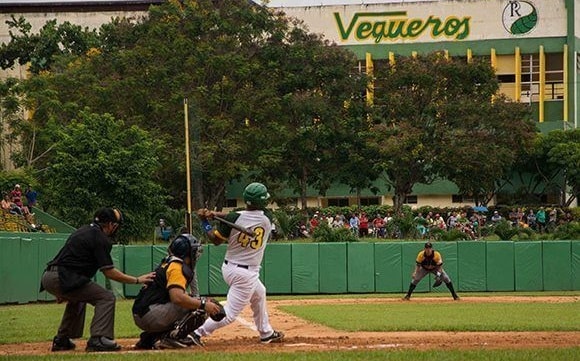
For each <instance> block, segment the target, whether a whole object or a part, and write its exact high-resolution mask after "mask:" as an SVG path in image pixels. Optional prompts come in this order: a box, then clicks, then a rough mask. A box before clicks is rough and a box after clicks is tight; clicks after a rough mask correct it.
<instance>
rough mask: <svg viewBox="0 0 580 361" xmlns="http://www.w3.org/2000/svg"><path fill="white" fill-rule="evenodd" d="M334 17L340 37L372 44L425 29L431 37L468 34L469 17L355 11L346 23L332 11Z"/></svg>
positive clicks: (457, 37)
mask: <svg viewBox="0 0 580 361" xmlns="http://www.w3.org/2000/svg"><path fill="white" fill-rule="evenodd" d="M334 19H335V20H336V25H337V26H338V31H339V34H340V38H341V39H342V40H344V41H346V40H348V39H349V38H351V36H354V38H355V39H357V40H367V39H373V40H374V42H375V43H380V42H381V41H390V40H399V39H415V38H417V37H419V36H421V35H422V34H423V33H425V32H426V31H427V32H429V33H430V34H431V37H433V38H438V37H441V36H444V37H447V38H452V39H455V40H463V39H465V38H467V36H469V21H470V20H471V17H469V16H466V17H463V18H459V17H456V16H449V17H447V18H446V19H443V20H442V19H441V18H439V17H437V16H433V15H431V16H429V18H427V19H418V18H414V19H410V18H409V17H407V12H406V11H391V12H380V13H355V14H354V16H353V18H352V19H351V20H350V22H349V23H348V24H346V22H343V20H342V19H341V17H340V14H339V13H334ZM345 25H346V27H345Z"/></svg>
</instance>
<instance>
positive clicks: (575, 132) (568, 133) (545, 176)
mask: <svg viewBox="0 0 580 361" xmlns="http://www.w3.org/2000/svg"><path fill="white" fill-rule="evenodd" d="M534 154H535V157H534V164H535V166H536V170H537V174H539V175H540V177H541V179H542V180H543V181H544V182H545V183H546V184H547V186H552V187H555V188H556V189H558V190H559V193H560V206H563V207H569V206H570V205H571V204H572V202H573V201H574V200H575V199H578V196H579V194H580V129H572V130H554V131H551V132H549V133H548V134H547V135H541V136H540V137H539V138H538V141H537V143H536V148H535V153H534Z"/></svg>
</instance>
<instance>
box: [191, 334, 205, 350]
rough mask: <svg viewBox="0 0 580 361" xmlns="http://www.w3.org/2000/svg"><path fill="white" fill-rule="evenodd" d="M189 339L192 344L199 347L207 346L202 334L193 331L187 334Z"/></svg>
mask: <svg viewBox="0 0 580 361" xmlns="http://www.w3.org/2000/svg"><path fill="white" fill-rule="evenodd" d="M187 340H188V341H189V343H190V346H198V347H203V346H205V344H204V343H203V341H202V340H201V336H199V335H198V334H197V333H195V332H192V333H190V334H189V335H187Z"/></svg>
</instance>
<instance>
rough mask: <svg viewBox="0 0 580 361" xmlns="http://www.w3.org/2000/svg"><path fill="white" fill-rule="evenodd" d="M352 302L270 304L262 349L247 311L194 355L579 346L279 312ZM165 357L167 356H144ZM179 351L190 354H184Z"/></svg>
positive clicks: (556, 338)
mask: <svg viewBox="0 0 580 361" xmlns="http://www.w3.org/2000/svg"><path fill="white" fill-rule="evenodd" d="M435 300H436V301H437V302H454V301H452V300H447V299H441V298H436V299H435V298H415V299H413V300H412V301H411V302H417V303H430V302H433V301H435ZM338 302H340V303H349V302H354V300H353V299H339V298H333V299H312V300H283V301H273V300H270V301H269V302H268V308H269V313H270V318H271V323H272V325H273V326H274V327H275V328H276V329H280V330H282V331H284V333H285V334H286V338H285V341H284V342H283V343H280V344H268V345H261V344H260V343H259V342H258V338H257V333H256V332H255V331H254V330H252V322H251V320H252V318H251V313H250V310H249V307H247V308H246V310H245V311H244V313H243V314H242V315H241V317H240V318H239V319H238V320H237V321H236V322H234V323H233V324H231V325H229V326H227V327H225V328H223V329H221V330H218V331H216V333H215V334H214V335H212V336H211V337H206V338H205V339H204V342H205V343H206V346H205V347H204V348H202V349H200V348H197V349H196V352H260V351H264V352H296V351H331V350H354V349H358V350H364V349H369V350H371V349H415V350H428V349H482V348H483V349H519V348H528V349H530V348H562V347H573V346H576V347H579V346H580V332H579V331H574V332H441V331H433V332H344V331H337V330H334V329H331V328H327V327H324V326H321V325H319V324H313V323H309V322H307V321H304V320H302V319H300V318H297V317H294V316H292V315H289V314H287V313H285V312H282V311H281V310H280V309H279V308H278V307H279V306H282V305H292V304H301V305H304V304H333V303H338ZM356 302H365V303H385V302H389V303H391V302H392V303H397V302H404V301H400V300H398V299H394V298H364V299H357V300H356ZM460 302H469V303H489V302H540V303H560V302H580V297H578V296H550V297H520V296H493V297H464V298H462V300H461V301H460ZM117 341H118V342H119V344H121V345H122V346H123V351H121V352H137V351H133V350H132V346H133V344H134V343H135V342H136V339H120V340H117ZM76 343H77V349H78V350H79V351H75V352H83V353H84V351H83V350H84V346H85V340H78V342H76ZM49 349H50V343H49V342H40V343H24V344H10V345H0V355H31V354H33V355H34V354H45V353H49V352H50V351H49ZM142 352H167V351H142ZM180 352H191V350H182V351H180Z"/></svg>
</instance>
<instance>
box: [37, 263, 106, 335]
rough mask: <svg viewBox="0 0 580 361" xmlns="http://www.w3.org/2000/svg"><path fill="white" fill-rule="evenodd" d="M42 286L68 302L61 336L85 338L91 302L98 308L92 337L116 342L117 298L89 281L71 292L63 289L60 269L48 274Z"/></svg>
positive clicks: (92, 326)
mask: <svg viewBox="0 0 580 361" xmlns="http://www.w3.org/2000/svg"><path fill="white" fill-rule="evenodd" d="M41 282H42V285H43V286H44V288H45V289H46V291H48V292H49V293H51V294H53V295H54V296H56V297H57V298H59V299H62V300H64V301H67V304H66V308H65V310H64V314H63V315H62V320H61V322H60V326H59V328H58V334H57V335H58V336H59V337H69V338H79V337H82V336H83V329H84V326H85V313H86V305H87V303H89V304H91V305H93V306H94V307H95V314H94V316H93V320H92V322H91V336H93V337H101V336H104V337H108V338H110V339H114V331H115V330H114V329H115V295H113V293H112V292H111V291H108V290H106V289H104V288H103V287H101V286H99V285H98V284H96V283H95V282H92V281H91V282H89V283H87V284H86V285H84V286H82V287H79V288H77V289H75V290H72V291H70V292H66V293H63V292H62V291H61V289H60V281H59V279H58V271H57V268H56V267H52V268H51V270H49V271H45V272H44V274H43V275H42V281H41Z"/></svg>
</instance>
